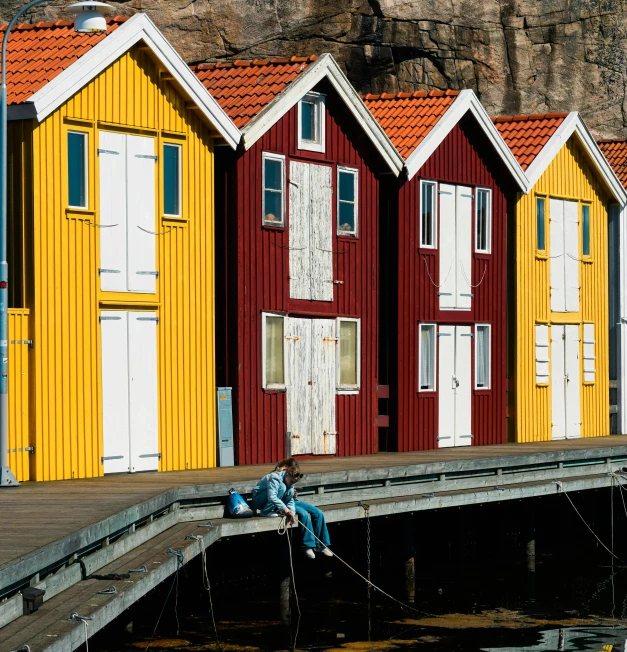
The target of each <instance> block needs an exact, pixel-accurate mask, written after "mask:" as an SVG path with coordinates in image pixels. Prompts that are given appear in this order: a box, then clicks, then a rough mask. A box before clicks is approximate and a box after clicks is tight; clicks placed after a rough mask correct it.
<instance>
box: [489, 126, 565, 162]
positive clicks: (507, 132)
mask: <svg viewBox="0 0 627 652" xmlns="http://www.w3.org/2000/svg"><path fill="white" fill-rule="evenodd" d="M567 116H568V113H543V114H539V113H536V114H531V115H511V116H501V117H499V118H494V126H495V127H496V128H497V129H498V131H499V133H500V134H501V136H503V140H504V141H505V142H506V143H507V146H508V147H509V148H510V149H511V150H512V153H513V154H514V156H515V157H516V159H517V160H518V163H520V167H521V168H522V169H523V170H526V169H527V168H528V167H529V166H530V165H531V163H533V160H534V159H535V158H536V156H537V155H538V154H539V153H540V152H541V151H542V148H543V147H544V146H545V145H546V144H547V143H548V142H549V139H550V138H551V136H552V135H553V134H554V133H555V132H556V131H557V128H558V127H559V126H560V125H561V124H562V122H564V119H565V118H566V117H567Z"/></svg>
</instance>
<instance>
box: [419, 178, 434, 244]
mask: <svg viewBox="0 0 627 652" xmlns="http://www.w3.org/2000/svg"><path fill="white" fill-rule="evenodd" d="M423 186H433V206H432V215H433V231H432V233H433V244H430V245H428V244H424V242H423V237H422V188H423ZM419 192H420V200H419V202H418V204H419V210H418V220H419V231H420V248H421V249H437V248H438V205H439V202H438V183H437V181H428V180H424V181H423V180H421V181H420V189H419Z"/></svg>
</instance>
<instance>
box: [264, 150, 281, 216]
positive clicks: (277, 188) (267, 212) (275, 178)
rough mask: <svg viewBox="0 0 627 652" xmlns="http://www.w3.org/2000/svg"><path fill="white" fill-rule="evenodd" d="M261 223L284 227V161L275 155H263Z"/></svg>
mask: <svg viewBox="0 0 627 652" xmlns="http://www.w3.org/2000/svg"><path fill="white" fill-rule="evenodd" d="M262 203H263V206H262V215H263V218H262V219H263V223H264V224H267V225H268V226H285V159H284V158H283V157H282V156H279V155H276V154H264V155H263V200H262Z"/></svg>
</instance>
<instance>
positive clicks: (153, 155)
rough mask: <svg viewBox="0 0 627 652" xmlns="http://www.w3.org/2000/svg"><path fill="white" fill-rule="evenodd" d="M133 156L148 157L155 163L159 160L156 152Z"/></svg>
mask: <svg viewBox="0 0 627 652" xmlns="http://www.w3.org/2000/svg"><path fill="white" fill-rule="evenodd" d="M135 158H148V159H151V160H153V161H154V162H155V163H156V162H157V161H158V160H159V157H158V156H157V155H156V154H135Z"/></svg>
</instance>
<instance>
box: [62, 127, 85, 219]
mask: <svg viewBox="0 0 627 652" xmlns="http://www.w3.org/2000/svg"><path fill="white" fill-rule="evenodd" d="M67 161H68V171H67V172H68V174H67V177H68V204H69V206H70V207H71V208H87V207H88V204H87V134H86V133H84V132H80V131H68V134H67Z"/></svg>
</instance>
